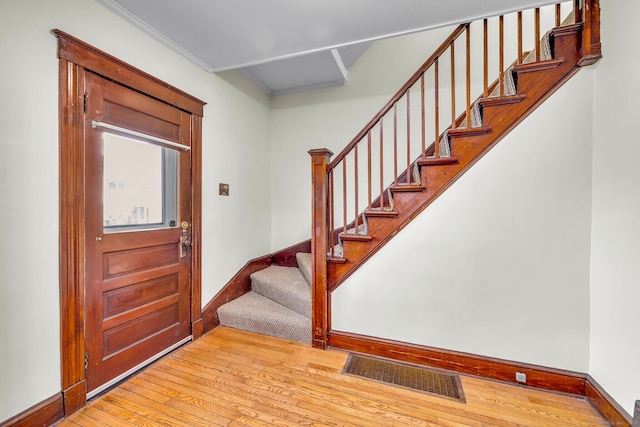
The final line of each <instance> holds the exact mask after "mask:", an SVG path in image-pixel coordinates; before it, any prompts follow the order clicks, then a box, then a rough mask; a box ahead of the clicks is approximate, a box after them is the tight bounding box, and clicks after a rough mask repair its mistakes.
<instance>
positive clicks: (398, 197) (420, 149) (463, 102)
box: [218, 0, 601, 348]
mask: <svg viewBox="0 0 640 427" xmlns="http://www.w3.org/2000/svg"><path fill="white" fill-rule="evenodd" d="M546 10H547V11H548V10H550V12H547V13H546V16H547V19H548V20H551V23H550V24H549V25H547V26H542V25H541V22H542V21H543V19H542V18H541V16H542V15H544V13H545V12H544V11H543V12H542V13H541V9H540V8H536V9H533V10H531V11H526V12H524V13H523V12H515V13H512V14H510V15H509V16H508V17H507V18H509V17H511V18H513V20H514V21H515V22H516V24H513V27H515V28H517V49H516V52H515V54H514V56H515V57H516V59H515V60H514V61H513V62H512V63H511V65H508V66H505V51H507V50H508V49H507V46H506V45H507V43H506V42H505V38H504V29H505V16H499V17H494V18H491V20H492V22H494V23H495V25H493V24H491V25H489V24H490V22H489V21H490V20H489V19H484V20H481V21H478V22H474V23H468V24H462V25H460V26H459V27H458V28H456V29H455V30H454V31H453V33H452V34H451V35H450V36H449V37H448V38H447V39H446V40H445V41H444V42H443V43H442V45H441V46H440V47H439V48H438V49H437V50H436V52H434V54H433V55H432V56H431V57H430V58H429V59H427V61H426V62H425V63H424V64H423V66H422V67H421V68H420V69H418V70H417V71H416V73H415V74H414V75H413V76H412V77H411V78H410V79H409V80H408V81H407V83H406V84H405V85H404V86H403V87H402V88H400V90H399V91H398V92H397V93H396V94H395V95H394V96H393V97H392V98H391V100H390V101H389V102H388V103H387V104H386V105H385V106H384V107H383V108H382V109H381V110H380V112H379V113H378V114H376V115H375V116H374V117H373V119H372V120H371V121H370V122H369V123H368V124H367V125H366V126H365V127H364V128H363V129H362V131H360V132H359V133H358V134H357V135H356V137H355V138H354V139H353V140H352V141H351V142H350V143H349V144H348V145H347V146H346V147H345V149H344V150H342V151H341V152H340V153H339V154H338V155H337V156H336V157H335V158H334V159H333V160H331V157H332V155H333V153H331V152H330V151H329V150H327V149H317V150H311V151H310V152H309V153H310V154H311V157H312V162H311V169H312V185H313V193H312V197H313V200H312V202H313V212H312V230H313V235H312V239H311V252H312V254H307V253H304V254H303V253H299V254H297V255H296V259H297V263H298V268H295V267H281V266H275V265H272V266H270V267H268V268H266V269H265V270H262V271H258V272H256V273H253V274H252V275H251V292H249V293H247V294H245V295H243V296H241V297H240V298H238V299H236V300H234V301H231V302H229V303H227V304H225V305H224V306H222V307H220V308H219V309H218V316H219V319H220V324H222V325H226V326H231V327H235V328H239V329H247V330H250V331H254V332H258V333H263V334H268V335H274V336H278V337H282V338H287V339H292V340H297V341H302V342H311V343H312V344H313V345H314V346H316V347H320V348H325V347H326V346H327V344H328V342H329V338H330V329H331V328H330V317H329V306H330V298H331V292H332V291H334V290H335V289H336V288H337V287H338V286H340V284H342V283H343V282H344V281H345V279H346V278H348V277H349V276H350V275H351V274H352V273H353V272H354V271H355V270H357V269H358V268H359V267H360V266H361V265H362V264H363V263H365V262H366V261H367V260H368V259H369V258H370V257H371V256H372V255H373V254H374V253H375V252H377V251H378V250H379V249H380V248H381V247H382V246H384V245H385V244H386V242H388V241H389V240H390V239H391V238H393V236H395V235H396V234H397V233H398V232H399V231H400V230H401V229H402V228H404V227H405V226H406V225H407V224H408V223H409V222H411V221H412V220H413V218H415V217H416V216H417V215H419V214H420V213H421V212H422V211H423V210H424V209H425V208H426V207H427V206H428V205H429V204H430V203H431V202H432V201H433V200H435V199H436V198H437V197H438V196H439V195H440V194H441V193H442V192H444V191H445V190H446V189H447V188H449V187H450V186H451V185H452V184H453V183H454V182H455V181H456V180H457V179H458V178H459V177H460V176H461V175H462V174H463V173H464V172H465V171H466V170H468V169H469V168H470V167H472V166H473V164H474V163H475V162H477V161H478V160H479V159H480V158H481V157H482V156H483V155H484V154H485V153H487V152H488V151H489V150H490V149H491V148H492V147H493V146H494V145H495V144H497V143H498V142H499V141H500V140H501V139H502V138H503V137H504V136H505V135H506V134H508V133H509V132H510V131H511V130H512V129H513V128H514V127H515V126H517V125H518V123H520V122H521V121H522V120H524V118H526V117H527V116H528V115H529V114H530V113H531V112H532V111H533V110H534V109H535V108H536V107H537V106H538V105H540V104H541V103H542V102H544V100H545V99H547V98H548V97H549V96H551V94H552V93H553V92H554V91H556V90H557V89H558V88H559V87H560V86H562V84H563V83H564V82H566V81H567V80H568V79H569V78H571V76H572V75H574V74H575V73H576V72H577V71H578V70H579V67H580V66H584V65H591V64H593V63H595V62H597V61H598V60H599V58H600V57H601V53H600V39H599V13H600V12H599V10H600V9H599V3H598V0H572V1H568V2H564V3H562V4H560V3H559V4H556V5H551V6H549V7H547V8H546ZM567 11H568V12H567ZM565 12H566V13H565ZM523 16H526V17H532V20H533V25H532V26H531V27H533V30H532V32H533V36H532V37H531V39H532V40H534V42H533V43H532V44H533V46H532V48H531V49H530V50H529V51H528V52H526V51H523V33H524V32H525V30H524V28H525V27H526V25H524V24H523ZM561 16H566V18H565V19H564V20H563V21H562V22H561ZM549 17H550V18H549ZM489 28H497V29H498V30H497V31H496V32H497V41H495V42H494V43H493V50H492V46H491V45H490V44H489V42H488V40H489V39H490V38H491V37H490V36H491V34H490V31H489ZM541 28H550V30H549V31H547V32H545V33H544V34H542V31H541ZM471 33H473V34H474V35H475V37H479V38H480V40H482V39H484V45H483V48H482V50H483V52H482V54H481V55H478V54H477V53H475V52H472V48H471V46H472V42H471V40H472V37H471ZM461 51H462V52H465V54H466V58H465V59H464V60H462V61H460V60H459V59H458V58H459V56H460V55H459V52H461ZM456 52H458V54H456ZM492 52H493V53H492ZM495 52H498V54H497V55H498V57H497V58H495V59H493V60H492V59H491V58H490V57H491V55H492V54H494V53H495ZM478 58H480V59H479V61H480V62H479V63H476V62H477V61H478ZM456 61H458V62H456ZM474 61H476V62H474ZM489 63H492V64H494V65H495V64H498V67H497V68H498V69H497V70H494V74H491V73H490V72H489V66H488V64H489ZM471 70H480V71H479V75H480V76H482V77H481V78H478V77H477V75H478V72H476V73H475V75H476V77H472V76H473V75H474V73H472V71H471ZM490 81H492V82H493V83H491V84H490V83H489V82H490ZM472 93H474V94H480V95H479V96H478V97H477V98H475V99H473V100H472V98H471V94H472ZM429 141H430V142H429Z"/></svg>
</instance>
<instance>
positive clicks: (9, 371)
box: [0, 0, 270, 422]
mask: <svg viewBox="0 0 640 427" xmlns="http://www.w3.org/2000/svg"><path fill="white" fill-rule="evenodd" d="M54 28H59V29H61V30H62V31H65V32H67V33H70V34H71V35H74V36H76V37H78V38H80V39H82V40H84V41H86V42H88V43H90V44H93V45H94V46H96V47H98V48H100V49H102V50H105V51H106V52H108V53H110V54H112V55H114V56H116V57H119V58H120V59H122V60H124V61H127V62H129V63H131V64H133V65H134V66H137V67H139V68H141V69H142V70H144V71H146V72H148V73H150V74H153V75H155V76H156V77H158V78H160V79H162V80H165V81H167V82H168V83H170V84H172V85H174V86H176V87H178V88H180V89H182V90H184V91H186V92H188V93H190V94H192V95H194V96H196V97H198V98H200V99H202V100H203V101H205V102H207V106H206V107H205V111H204V120H203V302H208V301H209V300H210V299H211V298H212V297H213V296H214V295H215V293H216V292H217V291H218V290H219V289H220V288H221V287H222V286H223V285H224V284H225V283H226V282H227V281H228V280H229V279H230V278H231V277H232V276H233V275H234V274H235V273H236V272H237V271H238V269H239V268H240V267H242V265H244V263H245V262H246V261H247V260H249V259H251V258H254V257H256V256H259V255H263V254H265V253H268V252H269V250H270V234H269V227H270V200H269V180H268V178H267V177H268V175H269V164H268V162H267V161H265V160H264V159H267V158H268V153H269V144H268V126H269V124H268V117H269V110H268V102H269V100H268V98H267V97H266V95H265V94H263V93H261V92H260V91H258V90H257V89H256V88H255V87H253V85H252V84H251V83H249V82H248V81H247V80H246V79H245V78H244V77H243V76H241V75H240V74H239V73H225V74H224V75H222V76H220V77H218V76H215V75H211V74H208V73H206V72H204V71H202V70H201V69H200V68H198V67H197V66H195V65H193V64H192V63H190V62H188V61H186V60H185V59H183V58H182V57H181V56H180V55H178V54H176V53H174V52H173V51H171V50H170V49H168V48H166V47H164V46H163V45H161V44H160V43H158V42H157V41H155V40H154V39H152V38H150V37H149V36H147V35H146V34H144V33H142V32H140V31H139V30H137V29H135V28H134V27H133V26H132V25H131V24H129V23H127V22H126V21H124V20H123V19H121V18H120V17H118V16H116V15H114V14H113V13H111V12H110V11H108V10H107V9H105V8H104V7H103V6H101V5H100V4H98V3H97V2H94V1H86V0H55V1H51V0H3V1H2V2H0V55H1V56H2V58H3V62H2V67H0V94H2V102H1V103H0V150H1V153H2V154H0V205H1V206H2V209H0V224H2V225H3V236H2V239H0V377H2V380H1V381H0V422H1V421H3V420H5V419H7V418H9V417H12V416H14V415H16V414H17V413H19V412H21V411H23V410H25V409H27V408H28V407H30V406H32V405H34V404H36V403H38V402H40V401H42V400H43V399H45V398H48V397H50V396H52V395H53V394H55V393H58V392H59V391H60V389H61V385H60V331H59V319H60V314H59V282H58V214H57V213H58V184H57V183H58V59H57V54H56V49H57V40H56V38H55V37H54V36H53V35H52V34H51V33H50V30H51V29H54ZM219 182H225V183H228V184H230V185H231V190H230V191H231V196H230V197H228V198H223V197H219V196H217V192H218V183H219Z"/></svg>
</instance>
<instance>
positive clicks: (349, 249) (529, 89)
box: [327, 23, 582, 292]
mask: <svg viewBox="0 0 640 427" xmlns="http://www.w3.org/2000/svg"><path fill="white" fill-rule="evenodd" d="M581 33H582V24H580V23H579V24H574V25H568V26H564V27H559V28H555V29H554V30H552V37H553V46H554V48H553V51H554V59H551V60H549V61H542V62H538V63H532V64H522V65H517V66H515V67H514V73H515V78H516V81H517V89H518V92H517V94H516V95H513V96H505V97H494V98H489V99H484V100H481V101H480V102H481V104H482V109H483V128H482V129H481V130H479V129H477V128H474V129H470V130H467V129H456V130H453V131H451V130H450V131H449V137H450V140H451V151H452V156H453V157H454V158H455V160H456V161H453V162H431V163H429V162H428V161H426V162H425V161H423V162H422V163H423V164H422V165H421V174H422V183H423V184H425V185H424V189H423V190H422V191H420V190H418V191H394V189H393V188H391V192H392V194H393V198H394V206H395V208H394V211H395V212H397V215H394V216H383V217H381V216H379V215H375V214H374V215H367V213H366V212H365V213H364V215H365V216H367V221H368V235H369V236H370V237H371V238H370V239H369V240H368V241H344V242H343V244H344V259H341V260H339V262H332V261H331V260H328V264H327V289H328V291H329V292H331V291H333V290H335V289H336V288H337V287H338V286H339V285H340V284H341V283H343V282H344V281H345V280H346V279H347V278H348V277H349V276H350V275H351V274H352V273H353V272H354V271H355V270H357V269H358V268H359V267H360V266H361V265H363V264H364V263H365V262H366V261H367V260H368V259H369V258H370V257H371V256H372V255H373V254H375V253H376V252H377V251H378V250H379V249H380V248H382V246H384V245H385V244H386V243H387V242H388V241H389V240H391V239H392V238H393V237H394V236H395V235H396V234H397V233H398V232H399V231H400V230H402V229H403V228H404V227H405V226H406V225H407V224H409V223H410V222H411V221H412V220H413V219H414V218H415V217H417V216H418V215H419V214H420V213H421V212H422V211H423V210H424V209H426V207H427V206H429V205H430V204H431V203H432V202H433V201H434V200H435V199H436V198H437V197H438V196H439V195H440V194H442V193H443V192H444V191H446V190H447V189H448V188H449V187H450V186H451V185H452V184H453V183H454V182H455V181H456V180H457V179H458V178H460V177H461V176H462V175H463V174H464V173H465V172H466V171H467V170H468V169H469V168H471V167H472V166H473V165H474V164H475V163H476V162H477V161H478V160H480V159H481V158H482V157H483V156H484V155H485V154H486V153H487V152H488V151H489V150H490V149H491V148H493V147H494V146H495V145H496V144H497V143H498V142H499V141H500V140H501V139H502V138H504V137H505V136H506V135H507V134H508V133H509V132H510V131H511V130H512V129H514V128H515V127H516V126H517V125H518V124H519V123H520V122H522V121H523V120H524V119H525V118H526V117H527V116H528V115H529V114H531V113H532V112H533V111H534V110H535V109H536V108H537V107H538V106H539V105H540V104H542V103H543V102H544V101H545V100H546V99H547V98H548V97H549V96H551V95H552V94H553V93H554V92H555V91H556V90H558V89H559V88H560V87H561V86H562V85H563V84H564V83H565V82H566V81H568V80H569V79H570V78H571V77H572V76H573V75H574V74H575V73H576V72H577V71H578V70H579V61H580V59H581V58H580V56H579V49H580V40H581Z"/></svg>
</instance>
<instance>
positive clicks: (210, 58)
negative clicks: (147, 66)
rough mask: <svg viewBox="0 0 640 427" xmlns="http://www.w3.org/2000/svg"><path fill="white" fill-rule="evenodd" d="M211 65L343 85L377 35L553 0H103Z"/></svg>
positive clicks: (261, 77)
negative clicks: (350, 68) (349, 69)
mask: <svg viewBox="0 0 640 427" xmlns="http://www.w3.org/2000/svg"><path fill="white" fill-rule="evenodd" d="M98 1H99V2H100V3H102V4H103V5H105V6H106V7H108V8H109V9H111V10H113V11H115V12H116V13H118V14H120V15H122V16H123V17H125V18H126V19H128V20H130V21H131V22H133V23H134V24H135V25H137V26H139V27H140V28H142V29H143V30H145V31H147V32H148V33H150V34H152V35H153V36H155V37H157V38H159V39H160V40H162V41H163V42H165V43H166V44H168V45H169V46H171V47H172V48H174V49H176V50H177V51H179V52H180V53H182V54H183V55H184V56H185V57H187V58H189V59H190V60H192V61H194V62H195V63H197V64H198V65H200V66H201V67H203V68H204V69H206V70H207V71H209V72H219V71H225V70H231V69H242V70H243V71H244V72H245V73H246V74H247V75H248V76H249V77H250V78H252V79H253V80H254V81H255V82H256V83H257V84H258V85H260V86H261V87H263V88H264V89H265V90H267V91H269V92H270V93H272V94H278V93H284V92H288V91H292V90H302V89H307V88H314V87H322V86H330V85H339V84H343V83H344V82H345V81H346V80H347V70H348V68H349V67H350V66H351V65H352V64H353V63H354V62H355V61H356V60H357V59H358V57H359V56H360V55H361V54H362V53H363V52H364V51H365V50H366V48H367V47H368V46H369V45H370V44H371V43H372V42H373V41H375V40H379V39H382V38H387V37H393V36H397V35H402V34H409V33H413V32H417V31H423V30H427V29H432V28H437V27H441V26H445V25H450V24H458V23H461V22H467V21H470V20H474V19H477V18H481V17H487V16H492V15H496V14H499V13H504V12H511V11H515V10H519V9H524V8H529V7H535V6H539V5H544V4H551V3H555V2H554V1H550V0H449V1H443V0H153V1H149V0H98Z"/></svg>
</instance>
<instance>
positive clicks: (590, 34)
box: [576, 0, 602, 67]
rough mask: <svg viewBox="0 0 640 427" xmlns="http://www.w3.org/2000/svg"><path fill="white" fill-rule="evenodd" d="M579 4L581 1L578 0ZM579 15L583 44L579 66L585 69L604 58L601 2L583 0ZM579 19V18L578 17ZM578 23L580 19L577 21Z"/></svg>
mask: <svg viewBox="0 0 640 427" xmlns="http://www.w3.org/2000/svg"><path fill="white" fill-rule="evenodd" d="M576 2H577V3H579V2H580V0H576ZM579 13H580V14H581V15H579V16H581V18H582V43H581V46H580V60H579V61H578V66H580V67H584V66H587V65H592V64H595V63H596V62H598V60H599V59H600V58H602V44H601V42H600V1H599V0H583V4H582V8H581V9H580V11H579ZM576 18H578V17H576ZM576 21H578V19H576Z"/></svg>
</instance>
